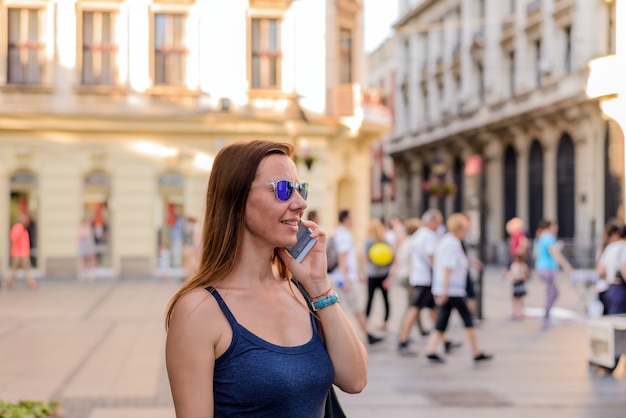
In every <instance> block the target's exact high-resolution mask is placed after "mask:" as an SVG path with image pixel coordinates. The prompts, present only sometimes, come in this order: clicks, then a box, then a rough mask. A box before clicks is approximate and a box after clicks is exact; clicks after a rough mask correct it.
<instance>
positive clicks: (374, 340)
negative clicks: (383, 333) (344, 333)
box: [367, 334, 383, 344]
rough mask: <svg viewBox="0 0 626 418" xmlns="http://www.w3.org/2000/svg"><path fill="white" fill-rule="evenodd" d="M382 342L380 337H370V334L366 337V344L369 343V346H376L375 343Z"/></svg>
mask: <svg viewBox="0 0 626 418" xmlns="http://www.w3.org/2000/svg"><path fill="white" fill-rule="evenodd" d="M382 340H383V339H382V338H381V337H377V336H375V335H372V334H368V336H367V342H368V343H370V344H376V343H379V342H381V341H382Z"/></svg>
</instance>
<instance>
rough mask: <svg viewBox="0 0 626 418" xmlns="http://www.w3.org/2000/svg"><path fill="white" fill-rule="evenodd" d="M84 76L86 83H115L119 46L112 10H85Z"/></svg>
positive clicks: (82, 80) (83, 37)
mask: <svg viewBox="0 0 626 418" xmlns="http://www.w3.org/2000/svg"><path fill="white" fill-rule="evenodd" d="M82 16H83V36H82V39H83V47H82V54H83V55H82V77H81V82H82V84H84V85H113V84H115V78H116V77H115V68H116V58H117V57H116V56H117V47H116V45H115V42H114V39H115V36H114V29H113V28H114V26H113V25H114V20H115V15H114V14H113V12H110V11H83V13H82Z"/></svg>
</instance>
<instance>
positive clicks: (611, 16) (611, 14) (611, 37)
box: [607, 1, 616, 55]
mask: <svg viewBox="0 0 626 418" xmlns="http://www.w3.org/2000/svg"><path fill="white" fill-rule="evenodd" d="M607 7H608V10H607V13H608V23H607V31H608V33H607V49H608V52H607V54H609V55H610V54H615V34H616V32H615V2H614V1H612V2H610V3H608V4H607Z"/></svg>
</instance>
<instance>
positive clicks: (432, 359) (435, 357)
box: [426, 353, 446, 364]
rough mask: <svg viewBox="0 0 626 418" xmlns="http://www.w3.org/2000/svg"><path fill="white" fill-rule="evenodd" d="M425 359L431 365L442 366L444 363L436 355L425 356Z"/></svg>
mask: <svg viewBox="0 0 626 418" xmlns="http://www.w3.org/2000/svg"><path fill="white" fill-rule="evenodd" d="M426 358H427V359H428V360H429V361H430V362H431V363H437V364H443V363H445V362H446V361H445V360H444V359H442V358H441V357H439V355H437V354H434V353H432V354H429V355H427V356H426Z"/></svg>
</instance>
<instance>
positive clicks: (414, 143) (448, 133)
mask: <svg viewBox="0 0 626 418" xmlns="http://www.w3.org/2000/svg"><path fill="white" fill-rule="evenodd" d="M589 102H590V100H589V99H588V98H587V97H586V95H585V93H584V92H579V93H577V94H574V95H569V96H567V97H562V98H560V99H559V100H556V101H554V102H551V103H550V104H549V105H545V106H541V107H535V106H530V105H529V106H527V107H526V108H524V109H519V108H516V111H514V112H509V113H508V114H506V113H504V112H503V113H502V114H501V115H499V116H494V117H493V119H491V121H489V120H487V121H486V118H485V114H486V113H489V111H488V109H487V108H486V107H485V108H482V109H480V110H479V111H478V112H477V115H476V116H475V117H472V118H468V119H465V120H463V119H457V120H456V121H455V122H454V123H451V124H449V125H446V126H443V125H440V126H437V127H436V128H435V129H433V130H431V131H428V132H421V133H419V134H415V135H414V134H398V135H396V136H395V137H394V138H392V140H391V141H390V143H389V144H388V148H387V149H388V151H389V154H390V155H392V156H395V155H401V154H403V153H406V152H407V151H413V150H420V149H426V148H430V147H432V146H434V145H439V144H442V143H448V142H453V141H458V140H459V139H471V138H474V137H476V136H477V135H479V134H481V133H484V132H497V131H500V130H504V129H508V128H509V127H511V126H516V125H517V126H519V125H525V124H532V123H534V122H533V121H535V120H537V119H540V118H549V119H555V118H556V119H558V118H565V119H567V120H570V119H571V118H570V117H569V116H568V112H567V109H569V108H572V107H575V106H580V105H584V104H585V103H589ZM559 115H560V116H559Z"/></svg>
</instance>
